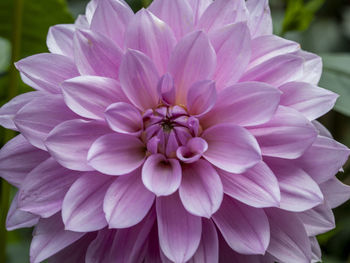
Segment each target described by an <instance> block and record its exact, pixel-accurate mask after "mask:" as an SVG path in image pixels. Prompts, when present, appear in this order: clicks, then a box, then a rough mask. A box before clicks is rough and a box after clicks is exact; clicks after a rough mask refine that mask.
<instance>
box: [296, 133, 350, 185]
mask: <svg viewBox="0 0 350 263" xmlns="http://www.w3.org/2000/svg"><path fill="white" fill-rule="evenodd" d="M349 154H350V150H349V149H348V148H347V147H346V146H345V145H342V144H340V143H338V142H336V141H335V140H333V139H331V138H326V137H323V136H318V137H317V139H316V140H315V142H314V143H313V144H312V146H311V147H310V148H309V149H308V150H307V151H306V152H305V153H304V154H303V156H301V157H300V158H299V159H297V160H296V163H297V165H298V166H300V167H301V168H303V169H304V170H305V171H306V172H307V173H308V174H309V175H310V176H311V177H312V178H313V179H314V180H315V181H316V182H317V183H323V182H325V181H327V180H329V179H331V178H332V177H333V176H334V175H335V174H336V173H337V172H338V171H339V170H340V168H341V167H342V166H343V164H344V163H345V162H346V160H347V159H348V157H349Z"/></svg>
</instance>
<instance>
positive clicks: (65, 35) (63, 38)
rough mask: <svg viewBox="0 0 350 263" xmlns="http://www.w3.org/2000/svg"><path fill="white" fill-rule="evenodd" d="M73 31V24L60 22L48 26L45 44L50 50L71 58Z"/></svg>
mask: <svg viewBox="0 0 350 263" xmlns="http://www.w3.org/2000/svg"><path fill="white" fill-rule="evenodd" d="M74 32H75V26H74V25H72V24H62V25H55V26H52V27H50V29H49V33H48V34H47V39H46V45H47V47H48V48H49V50H50V52H51V53H55V54H59V55H63V56H66V57H69V58H73V57H74V52H73V37H74Z"/></svg>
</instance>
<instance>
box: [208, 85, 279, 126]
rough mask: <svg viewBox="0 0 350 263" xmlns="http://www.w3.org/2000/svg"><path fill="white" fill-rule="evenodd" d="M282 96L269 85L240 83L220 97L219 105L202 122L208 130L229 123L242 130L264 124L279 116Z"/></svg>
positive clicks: (217, 103)
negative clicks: (210, 127) (275, 115)
mask: <svg viewBox="0 0 350 263" xmlns="http://www.w3.org/2000/svg"><path fill="white" fill-rule="evenodd" d="M280 96H281V92H280V91H278V90H277V89H276V88H274V87H272V86H270V85H268V84H265V83H259V82H245V83H237V84H235V85H233V86H231V87H228V88H226V89H224V90H223V91H221V92H220V93H219V95H218V99H217V102H216V105H215V106H214V108H213V109H212V110H211V111H210V112H209V113H208V114H206V115H205V116H203V117H202V121H201V122H202V123H203V125H204V126H206V127H208V126H212V125H214V124H219V123H227V122H228V123H234V124H237V125H240V126H253V125H259V124H263V123H266V122H267V121H269V120H270V119H271V118H272V117H273V115H274V114H275V112H276V110H277V107H278V105H279V102H280Z"/></svg>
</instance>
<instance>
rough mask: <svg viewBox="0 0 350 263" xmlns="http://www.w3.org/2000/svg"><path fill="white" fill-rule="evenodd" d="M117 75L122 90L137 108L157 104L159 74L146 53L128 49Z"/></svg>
mask: <svg viewBox="0 0 350 263" xmlns="http://www.w3.org/2000/svg"><path fill="white" fill-rule="evenodd" d="M130 72H133V74H130ZM119 77H120V84H121V86H122V90H123V91H124V93H125V95H126V96H127V97H128V98H129V100H130V101H131V102H132V103H133V104H134V105H135V106H136V107H137V108H139V109H140V110H147V109H150V108H153V107H155V106H157V104H158V93H157V83H158V79H159V75H158V72H157V69H156V67H155V66H154V64H153V62H152V61H151V60H150V59H149V58H148V57H147V56H146V55H144V54H143V53H141V52H139V51H136V50H129V51H128V52H127V53H126V54H125V55H124V57H123V59H122V64H121V66H120V76H119Z"/></svg>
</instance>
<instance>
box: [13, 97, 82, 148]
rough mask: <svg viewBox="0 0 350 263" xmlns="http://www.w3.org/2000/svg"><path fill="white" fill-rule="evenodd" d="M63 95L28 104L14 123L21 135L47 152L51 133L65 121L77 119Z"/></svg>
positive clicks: (38, 99)
mask: <svg viewBox="0 0 350 263" xmlns="http://www.w3.org/2000/svg"><path fill="white" fill-rule="evenodd" d="M77 117H78V116H77V115H76V114H75V113H73V112H72V111H71V110H70V109H69V108H68V107H67V106H66V105H65V103H64V101H63V99H62V96H61V95H51V94H50V95H45V96H42V97H41V98H37V99H34V100H32V101H31V102H29V103H28V104H26V105H25V106H24V107H23V108H22V109H21V110H20V111H19V112H18V113H17V114H16V116H15V118H14V122H15V124H16V126H17V128H18V130H19V131H20V132H21V134H22V135H23V136H24V137H25V138H26V139H27V140H28V141H29V142H30V143H31V144H32V145H34V146H35V147H38V148H39V149H42V150H46V147H45V144H44V141H45V139H46V137H47V135H48V134H49V132H50V131H51V130H52V129H53V128H54V127H55V126H56V125H58V124H60V123H61V122H63V121H66V120H71V119H76V118H77Z"/></svg>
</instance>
